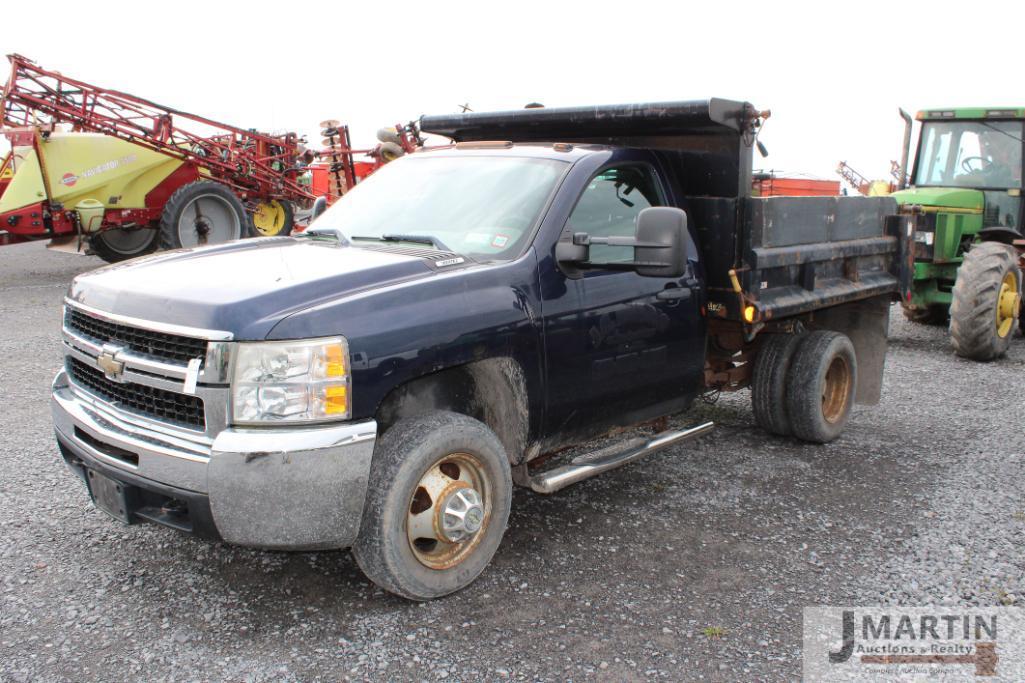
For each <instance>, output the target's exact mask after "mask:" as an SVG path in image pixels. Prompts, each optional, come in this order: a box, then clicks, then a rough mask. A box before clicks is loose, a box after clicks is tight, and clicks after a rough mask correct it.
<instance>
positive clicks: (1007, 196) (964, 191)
mask: <svg viewBox="0 0 1025 683" xmlns="http://www.w3.org/2000/svg"><path fill="white" fill-rule="evenodd" d="M917 119H918V120H919V121H920V122H921V132H920V135H919V140H918V148H917V152H916V153H915V159H914V163H913V165H912V169H911V174H910V177H909V178H908V181H909V185H910V186H909V187H908V188H907V189H904V190H901V191H899V192H896V193H894V195H893V197H894V198H895V199H896V200H897V202H898V203H899V204H900V205H902V206H903V207H905V210H907V211H915V212H922V213H924V214H925V215H926V220H925V221H924V222H922V223H921V224H920V227H919V229H918V231H917V232H916V234H915V270H914V273H915V274H914V284H913V289H912V297H911V300H910V301H909V302H907V303H906V305H905V307H904V310H905V314H906V315H907V317H908V318H909V319H911V320H914V321H916V322H923V323H942V322H946V321H947V320H948V318H949V316H950V315H951V312H950V309H951V306H952V305H953V304H954V302H955V299H956V296H955V295H956V292H955V286H956V285H957V283H958V279H959V277H960V278H961V279H962V280H964V279H965V277H966V275H961V276H959V272H961V271H965V269H964V268H962V265H963V264H964V263H965V262H966V255H967V254H968V252H970V251H971V250H972V249H973V248H974V247H977V246H978V245H981V244H987V243H994V244H992V245H989V246H987V249H989V250H990V251H993V253H994V254H997V255H998V256H1001V257H1002V252H1000V250H999V249H995V245H997V244H999V245H1004V246H1005V247H1006V251H1007V253H1008V258H1007V259H1004V260H1010V261H1011V262H1012V264H1011V265H1010V266H1009V268H1010V270H1011V271H1012V272H1011V273H1010V275H1009V276H1008V284H1007V286H998V289H999V290H1000V291H1004V294H1003V295H1002V299H1003V305H1002V306H1001V305H1000V304H999V303H994V305H995V306H997V309H996V311H995V313H994V318H995V319H996V322H995V323H994V324H995V325H996V327H997V329H998V333H1000V332H1002V333H1003V334H998V336H1001V337H1004V338H1006V336H1007V335H1008V334H1009V332H1008V330H1009V329H1010V328H1011V327H1013V323H1014V320H1015V319H1017V317H1018V311H1017V306H1018V303H1017V302H1018V299H1017V298H1016V297H1018V292H1019V291H1020V279H1021V278H1020V272H1019V270H1018V265H1017V263H1016V262H1017V261H1018V257H1019V254H1020V250H1021V248H1022V246H1023V245H1025V241H1023V240H1025V235H1023V233H1025V230H1023V225H1025V213H1023V212H1025V206H1023V204H1022V190H1023V180H1022V179H1023V177H1025V173H1023V142H1022V140H1023V138H1025V108H1000V109H998V108H988V109H987V108H976V109H945V110H929V111H922V112H919V113H918V116H917ZM908 123H909V125H910V119H908ZM979 253H981V251H980V252H979ZM980 258H981V257H980ZM969 270H971V269H969ZM965 272H967V271H965ZM1001 272H1002V271H1001ZM1012 280H1013V282H1011V281H1012ZM962 284H963V286H962V289H964V287H965V286H967V285H965V284H964V283H962ZM1012 308H1013V309H1014V311H1013V315H1012V312H1011V309H1012ZM1002 309H1006V313H1005V314H1004V315H1003V316H1001V313H1000V311H1001V310H1002ZM954 327H962V326H960V325H958V326H954ZM952 332H953V327H952ZM996 341H997V342H999V343H994V344H991V345H988V346H987V348H986V349H984V350H983V351H981V352H979V353H974V352H972V353H965V354H963V355H968V356H970V357H976V358H979V359H980V360H988V359H989V358H990V357H993V356H994V355H1000V352H1001V351H1002V350H1003V349H1004V348H1006V346H1005V345H1004V344H1003V343H1002V342H1003V341H1004V339H998V340H996ZM954 343H955V348H957V346H958V340H957V335H956V334H955V338H954Z"/></svg>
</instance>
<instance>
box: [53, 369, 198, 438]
mask: <svg viewBox="0 0 1025 683" xmlns="http://www.w3.org/2000/svg"><path fill="white" fill-rule="evenodd" d="M67 370H68V374H69V375H70V376H71V379H72V381H74V382H75V383H77V384H79V385H81V386H82V387H84V388H86V389H88V390H89V391H91V392H92V393H94V394H96V395H97V396H99V397H100V398H102V399H104V400H106V401H109V402H111V403H114V404H116V405H117V406H118V407H119V408H123V409H125V410H130V411H132V412H134V413H139V414H141V415H145V416H147V417H152V418H155V419H158V420H162V421H164V422H175V423H178V424H182V425H187V426H189V427H199V428H200V429H203V428H204V427H205V426H206V420H205V418H204V413H203V401H202V399H200V398H198V397H196V396H188V395H186V394H179V393H176V392H174V391H165V390H164V389H157V388H156V387H147V386H143V385H142V384H134V383H132V382H127V383H125V384H119V383H118V382H114V381H112V380H109V379H107V378H106V377H105V376H104V375H103V372H102V371H101V370H99V369H98V368H94V367H92V366H90V365H88V364H86V363H83V362H82V361H80V360H78V359H77V358H68V364H67Z"/></svg>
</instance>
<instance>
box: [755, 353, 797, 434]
mask: <svg viewBox="0 0 1025 683" xmlns="http://www.w3.org/2000/svg"><path fill="white" fill-rule="evenodd" d="M802 338H803V335H798V334H773V335H769V336H768V338H767V339H766V340H765V343H764V344H763V345H762V348H761V350H760V351H759V352H758V356H757V357H756V358H755V365H754V369H753V370H752V377H751V408H752V409H753V410H754V414H755V422H757V423H758V426H759V427H761V428H762V429H764V430H765V431H767V432H769V433H770V434H778V435H779V436H788V435H789V434H790V418H789V417H787V402H786V386H787V371H788V370H789V369H790V362H791V360H792V359H793V356H794V351H796V350H797V346H798V344H800V343H801V339H802Z"/></svg>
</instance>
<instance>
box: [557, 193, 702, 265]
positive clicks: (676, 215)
mask: <svg viewBox="0 0 1025 683" xmlns="http://www.w3.org/2000/svg"><path fill="white" fill-rule="evenodd" d="M592 244H605V245H609V246H613V247H633V250H634V260H633V261H619V262H613V263H594V262H592V261H590V246H591V245H592ZM555 258H556V260H557V261H559V262H560V263H563V264H566V265H568V266H570V268H571V270H573V271H576V270H577V269H587V268H606V269H611V270H633V271H636V273H637V274H638V275H642V276H644V277H681V276H683V275H684V274H686V272H687V214H686V213H684V212H683V210H682V209H676V208H673V207H668V206H653V207H650V208H647V209H644V210H642V211H641V212H640V213H639V214H638V215H637V234H636V236H634V237H625V236H624V237H618V236H614V237H592V236H591V235H589V234H587V233H586V232H578V233H574V235H573V237H572V239H571V240H561V241H560V242H559V243H558V244H557V245H556V246H555ZM571 277H579V274H577V275H571Z"/></svg>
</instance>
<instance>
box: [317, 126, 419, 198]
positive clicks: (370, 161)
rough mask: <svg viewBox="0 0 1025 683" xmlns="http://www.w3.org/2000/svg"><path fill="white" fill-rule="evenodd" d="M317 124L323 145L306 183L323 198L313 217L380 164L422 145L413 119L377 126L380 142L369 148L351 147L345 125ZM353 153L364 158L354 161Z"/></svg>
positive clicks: (413, 150) (354, 155) (347, 128)
mask: <svg viewBox="0 0 1025 683" xmlns="http://www.w3.org/2000/svg"><path fill="white" fill-rule="evenodd" d="M320 127H321V131H320V134H321V136H322V137H323V140H322V141H321V145H322V147H323V149H321V150H320V151H319V152H317V153H316V157H317V160H316V161H314V162H313V163H311V164H310V167H309V168H310V187H311V191H312V192H313V194H314V195H316V196H318V197H324V198H325V199H324V201H323V202H318V208H315V209H314V212H313V217H316V215H317V213H319V211H321V210H323V208H326V207H327V206H329V205H330V204H331V203H332V202H333V201H334V200H335V199H337V198H338V197H341V196H342V195H343V194H345V193H346V192H347V191H348V190H349V189H350V188H352V187H353V186H354V185H356V183H358V182H360V181H361V180H363V179H364V178H366V177H367V176H369V175H370V174H371V173H373V172H374V171H376V170H377V169H379V168H380V167H381V166H383V165H384V164H386V163H388V162H389V161H392V160H394V159H397V158H399V157H401V156H403V155H405V154H410V153H412V152H415V151H416V150H417V149H420V148H421V147H423V146H424V140H423V138H422V137H421V136H420V130H419V128H418V127H417V124H416V123H415V122H411V123H407V124H405V125H403V124H398V125H395V126H393V127H390V128H381V129H380V130H378V131H377V139H378V141H379V143H380V144H378V145H377V146H376V147H374V148H371V149H353V148H352V142H351V140H350V137H349V127H348V126H345V125H342V124H341V123H339V122H338V121H336V120H334V119H329V120H327V121H321V123H320ZM357 155H363V156H365V157H366V159H367V160H363V161H356V156H357ZM320 207H323V208H320Z"/></svg>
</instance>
